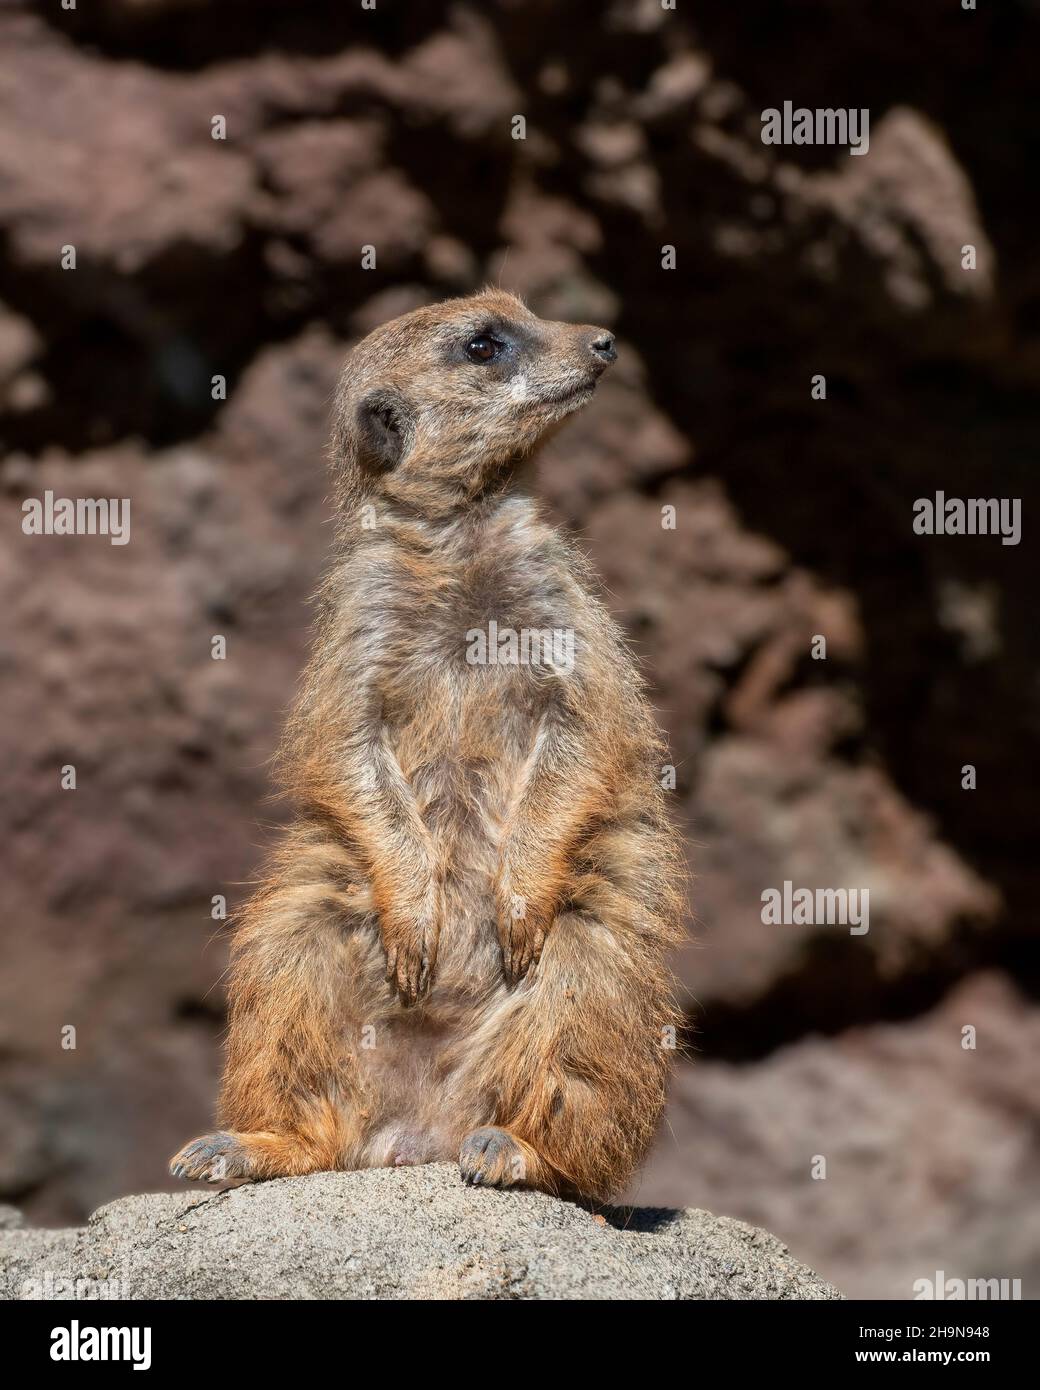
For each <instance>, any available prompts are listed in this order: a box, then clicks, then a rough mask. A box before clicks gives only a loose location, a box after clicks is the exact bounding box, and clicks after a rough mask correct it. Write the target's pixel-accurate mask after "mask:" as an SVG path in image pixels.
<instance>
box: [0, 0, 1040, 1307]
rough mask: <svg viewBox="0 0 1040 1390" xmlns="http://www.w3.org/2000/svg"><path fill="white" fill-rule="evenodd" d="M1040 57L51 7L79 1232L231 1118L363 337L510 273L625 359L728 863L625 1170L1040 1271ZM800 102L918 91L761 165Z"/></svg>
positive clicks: (950, 1254)
mask: <svg viewBox="0 0 1040 1390" xmlns="http://www.w3.org/2000/svg"><path fill="white" fill-rule="evenodd" d="M1038 43H1040V11H1038V7H1037V5H1036V4H1035V3H1026V2H1025V0H1018V3H1015V0H1010V2H1009V3H1007V4H1004V5H1002V6H1000V7H997V6H990V5H980V7H979V10H978V11H977V12H965V11H963V10H962V9H961V7H960V5H959V4H958V3H955V0H919V3H917V4H915V5H913V6H912V7H907V6H905V5H904V4H901V3H896V0H879V3H877V4H875V5H872V6H870V7H865V6H864V7H859V6H855V7H852V6H848V5H847V4H841V3H839V0H800V2H799V0H792V3H787V4H784V5H776V4H775V3H770V0H749V3H746V4H744V5H741V6H739V7H737V9H734V8H733V7H726V6H716V5H707V4H703V5H698V4H693V3H686V0H682V2H681V3H680V4H679V6H678V7H677V9H676V10H674V11H670V10H665V9H663V8H662V6H661V4H660V3H659V2H658V0H627V2H622V0H617V3H610V2H609V0H571V3H569V4H566V5H564V4H560V3H558V0H515V2H514V3H509V2H508V0H485V3H481V4H475V3H474V4H469V5H467V4H460V5H457V6H450V5H441V4H437V5H431V4H423V3H418V2H417V0H408V3H405V0H378V3H377V5H376V8H375V9H374V10H364V9H362V7H361V4H360V0H358V2H357V3H354V0H349V3H348V0H309V3H308V2H305V0H220V3H205V2H204V0H91V2H90V3H86V0H80V3H79V4H78V5H77V6H76V8H75V10H71V11H69V10H65V9H63V8H62V5H61V3H60V0H46V2H45V3H33V4H31V3H28V0H26V3H19V0H3V3H2V4H0V50H2V51H3V53H4V55H5V56H4V62H3V66H2V69H0V434H2V443H3V456H2V466H0V482H2V519H0V520H2V525H0V571H2V580H3V586H4V599H3V615H4V621H3V630H2V648H0V688H2V691H3V711H4V717H3V719H2V721H0V744H2V765H3V769H4V800H3V810H2V836H3V845H4V858H3V864H4V878H3V883H4V898H5V918H4V931H3V968H2V987H0V988H2V1010H0V1058H2V1064H3V1070H4V1082H3V1089H2V1092H0V1199H2V1200H4V1201H8V1202H13V1203H15V1204H17V1205H20V1206H22V1207H24V1208H25V1209H26V1211H27V1212H28V1214H29V1215H30V1217H31V1219H33V1220H35V1221H43V1222H48V1223H55V1224H56V1223H61V1222H73V1221H79V1220H80V1219H81V1218H82V1216H83V1215H84V1213H85V1212H87V1211H88V1210H89V1209H91V1208H92V1207H94V1206H96V1205H97V1204H98V1203H100V1202H103V1201H106V1200H108V1199H109V1198H112V1197H114V1196H116V1195H119V1194H123V1193H128V1192H136V1191H142V1190H154V1189H156V1188H162V1187H164V1186H166V1185H167V1179H166V1177H165V1160H166V1158H167V1156H168V1155H169V1154H170V1153H171V1152H172V1151H173V1150H174V1149H175V1148H176V1147H177V1146H178V1145H179V1144H180V1143H182V1142H183V1141H184V1140H185V1139H186V1138H188V1137H189V1136H190V1135H192V1134H194V1133H196V1132H198V1131H200V1130H202V1129H204V1128H205V1127H207V1125H208V1124H209V1118H210V1114H211V1107H212V1103H213V1098H214V1092H215V1086H216V1081H217V1076H218V1068H219V1052H218V1046H219V1040H220V1034H221V1026H222V1007H223V1000H222V993H221V985H220V978H221V974H222V970H223V966H224V962H225V952H226V943H225V940H224V936H223V933H222V928H221V924H220V922H218V921H214V920H213V918H212V916H211V902H212V899H213V896H214V895H215V894H224V895H226V896H227V899H228V905H229V908H230V909H231V910H233V909H234V907H235V905H236V904H237V903H238V902H240V901H241V899H242V897H243V896H244V895H245V894H246V893H247V892H248V884H249V880H250V878H251V876H252V875H253V874H254V873H255V871H256V869H257V866H258V863H259V859H260V856H261V854H262V852H263V848H264V846H265V845H266V844H269V843H270V841H271V838H272V827H273V826H274V825H275V824H276V823H277V822H278V820H279V819H280V818H281V817H282V816H283V815H284V814H285V810H284V808H283V807H282V806H281V805H280V804H279V803H278V802H277V801H274V800H272V799H271V780H270V758H271V755H272V753H273V751H274V748H275V745H276V741H277V737H278V732H279V729H280V724H281V720H282V717H283V712H284V710H285V707H286V704H287V702H288V701H289V699H290V697H291V695H292V692H293V688H294V684H295V681H296V679H297V677H298V674H299V671H300V668H301V663H302V660H303V657H304V654H305V650H306V642H307V625H308V621H309V609H308V597H309V595H310V594H311V592H312V591H313V589H314V587H315V584H316V582H317V579H318V576H319V574H320V572H321V569H322V565H323V560H324V556H325V554H326V546H327V538H328V535H329V525H328V520H329V503H328V499H327V486H326V479H325V473H324V463H323V450H324V446H325V441H326V433H327V411H328V403H329V395H330V391H331V389H332V386H333V382H334V379H335V376H336V372H337V369H338V366H339V364H340V362H341V361H342V358H343V356H344V353H345V352H346V350H347V348H348V347H349V344H350V343H351V342H352V341H353V340H355V339H356V338H357V337H358V336H359V335H361V334H363V333H364V332H365V331H367V329H368V328H369V327H371V326H373V325H375V324H376V323H378V322H380V321H381V320H383V319H385V318H387V317H391V316H393V315H395V314H397V313H399V312H401V311H403V310H405V309H407V308H409V307H411V306H413V305H416V304H419V303H422V302H425V301H429V300H434V299H438V298H442V297H445V296H448V295H452V294H455V293H459V292H466V291H469V290H471V289H472V288H474V287H476V286H479V285H480V284H482V283H483V282H485V281H487V280H494V281H496V282H498V283H501V284H503V285H505V286H507V287H508V288H511V289H514V290H516V291H519V292H521V293H523V294H524V295H525V296H526V297H527V298H528V300H529V302H530V304H531V306H532V308H534V309H535V310H536V311H537V312H539V313H542V314H545V315H550V316H553V317H563V318H574V319H581V320H592V321H595V322H604V323H609V324H610V325H611V326H612V327H613V328H614V329H615V330H616V331H617V333H618V335H619V338H620V341H621V344H622V356H621V361H620V363H619V365H618V367H617V369H616V370H615V373H613V374H612V377H611V379H610V380H609V381H608V383H607V384H605V386H604V388H603V389H602V390H601V392H600V393H598V395H597V399H596V401H595V403H594V405H593V407H592V408H591V409H590V410H589V411H587V412H586V413H585V415H584V416H583V417H581V418H580V419H579V420H577V421H575V422H574V423H573V424H572V425H570V426H569V427H568V429H567V430H566V431H565V432H564V433H563V434H561V435H560V436H559V438H558V440H557V441H556V442H555V443H554V445H553V448H552V451H551V453H550V454H549V455H548V456H547V457H546V459H545V462H544V465H543V467H542V470H541V483H542V490H543V492H544V495H545V496H546V497H547V498H548V499H549V501H550V503H551V504H552V506H553V508H554V510H555V512H556V514H557V515H558V516H559V518H560V519H561V520H563V521H564V522H566V523H567V524H569V525H571V526H573V527H574V528H576V530H577V531H578V533H579V534H580V535H581V537H582V538H583V539H584V542H585V543H586V544H587V545H588V547H589V548H590V550H591V551H592V553H593V555H594V558H595V560H596V562H597V564H598V566H599V569H600V571H601V573H602V574H603V577H604V580H605V584H606V586H607V590H608V595H609V599H610V602H611V604H612V606H613V608H614V611H615V612H616V614H617V615H618V617H619V618H620V619H621V620H622V621H623V622H624V623H625V624H626V626H627V628H628V630H629V632H630V634H631V636H632V639H633V641H634V643H635V645H636V647H637V649H638V651H639V652H640V654H641V656H642V657H643V659H644V660H645V662H646V665H647V670H648V673H649V675H650V677H651V680H652V682H653V687H654V692H655V701H656V705H657V707H658V709H659V712H660V718H661V721H662V723H663V725H664V726H665V728H666V729H667V731H668V734H669V737H670V741H671V747H672V749H673V754H674V758H675V763H676V767H677V787H676V792H675V800H676V805H677V809H678V811H679V813H680V814H681V815H682V816H683V817H684V819H685V822H686V824H687V825H688V832H689V843H690V858H691V863H692V865H693V867H694V869H695V872H696V874H697V883H696V887H695V890H694V895H693V905H694V919H693V930H694V944H692V945H691V946H690V948H689V949H688V951H687V952H686V953H685V955H684V957H683V959H682V961H681V962H680V964H681V969H682V975H683V981H684V986H685V989H686V992H687V1004H688V1009H689V1018H690V1036H689V1039H688V1044H689V1049H690V1052H691V1053H692V1054H693V1056H694V1057H695V1058H696V1061H695V1064H693V1065H690V1064H689V1063H684V1064H683V1065H682V1067H681V1068H680V1072H679V1075H678V1077H677V1081H676V1085H675V1092H674V1099H673V1102H672V1107H671V1111H670V1114H669V1118H668V1124H667V1125H666V1126H665V1128H664V1130H663V1132H662V1136H661V1139H660V1142H659V1144H658V1147H657V1150H656V1152H655V1154H654V1156H653V1159H652V1161H651V1162H650V1164H649V1165H648V1167H647V1170H646V1172H645V1174H644V1175H643V1177H642V1178H641V1180H640V1182H639V1183H638V1185H637V1187H636V1188H635V1189H634V1190H633V1192H631V1193H630V1194H629V1196H630V1197H633V1198H635V1200H637V1201H639V1202H641V1203H653V1202H661V1203H676V1204H682V1205H697V1206H704V1207H707V1208H710V1209H712V1210H714V1211H717V1212H720V1213H724V1214H728V1215H733V1216H738V1217H742V1218H745V1219H747V1220H749V1221H752V1222H755V1223H757V1224H760V1225H763V1226H765V1227H767V1228H768V1229H770V1230H772V1231H775V1232H776V1233H778V1234H779V1235H780V1236H782V1237H783V1238H784V1239H786V1240H787V1241H788V1242H789V1243H790V1245H791V1247H792V1249H793V1250H794V1252H795V1254H796V1255H797V1256H799V1257H800V1258H802V1259H804V1260H805V1261H806V1262H808V1263H809V1264H811V1265H812V1266H814V1267H815V1268H816V1269H818V1270H819V1271H820V1273H821V1274H823V1275H824V1276H826V1277H827V1278H830V1279H832V1280H833V1281H834V1282H835V1283H837V1284H838V1285H839V1286H840V1287H842V1288H843V1289H844V1290H845V1291H846V1292H848V1293H851V1294H861V1295H869V1296H875V1297H894V1298H905V1297H909V1296H912V1289H913V1281H914V1280H915V1279H918V1278H932V1277H934V1274H935V1271H936V1270H943V1271H944V1272H945V1273H946V1275H947V1276H948V1277H962V1278H968V1277H978V1278H982V1277H1005V1278H1021V1279H1022V1280H1023V1284H1024V1292H1025V1294H1026V1296H1027V1297H1028V1296H1030V1295H1032V1296H1036V1295H1037V1293H1038V1292H1040V1202H1038V1201H1037V1198H1038V1196H1040V1183H1038V1171H1040V1161H1038V1160H1040V1155H1038V1133H1040V1069H1038V1067H1037V1065H1036V1057H1037V1053H1038V1048H1040V1007H1038V1004H1037V998H1038V985H1040V972H1038V968H1037V956H1036V949H1035V947H1036V940H1037V893H1038V890H1040V880H1038V877H1037V873H1036V855H1037V843H1036V833H1035V830H1036V827H1035V816H1034V805H1035V785H1034V784H1035V781H1036V776H1037V722H1038V695H1040V688H1038V666H1037V654H1038V645H1040V634H1038V624H1037V617H1036V612H1037V594H1038V572H1037V571H1038V562H1037V553H1038V552H1037V549H1036V547H1035V545H1034V544H1033V540H1032V526H1033V521H1034V517H1035V516H1036V515H1037V514H1038V512H1037V509H1038V508H1040V484H1038V482H1037V477H1038V471H1037V470H1038V466H1040V412H1038V408H1037V400H1038V397H1037V388H1038V385H1040V261H1038V258H1037V255H1036V230H1035V229H1036V213H1037V209H1036V197H1035V190H1036V170H1037V167H1038V164H1040V126H1038V125H1037V122H1036V120H1035V114H1034V105H1035V90H1036V88H1035V69H1036V59H1035V55H1036V52H1037V45H1038ZM787 99H790V100H793V101H794V102H795V104H796V105H805V106H810V107H816V106H833V107H845V108H847V107H868V108H869V110H870V119H871V125H870V152H869V154H868V155H867V156H866V157H858V158H856V157H850V156H849V155H848V154H847V153H846V152H845V151H843V150H838V149H834V148H813V147H808V146H802V147H766V146H763V144H762V143H761V140H760V134H759V133H760V130H761V120H760V113H761V111H762V110H763V109H764V108H766V107H770V106H780V105H781V104H782V103H783V101H784V100H787ZM518 114H520V115H523V116H524V117H525V120H526V139H525V140H516V139H513V138H512V136H511V131H512V129H513V125H512V118H513V117H514V116H515V115H518ZM218 115H219V116H223V117H225V118H226V125H227V139H226V140H223V141H220V140H214V139H213V138H211V130H212V121H213V118H214V117H215V116H218ZM969 243H970V244H971V245H973V246H975V247H976V250H977V268H976V269H974V270H965V269H962V260H961V254H962V253H961V248H962V247H963V246H964V245H966V244H969ZM66 245H74V246H75V247H76V253H77V265H76V269H75V270H74V271H67V270H63V269H61V265H60V257H61V248H62V247H63V246H66ZM364 245H371V246H374V247H375V248H376V250H377V268H375V269H372V270H363V269H362V268H361V260H362V250H361V248H362V246H364ZM665 245H672V246H674V247H675V248H676V269H674V270H670V271H665V270H662V268H661V248H662V246H665ZM817 373H822V374H823V375H825V377H826V381H827V398H826V400H823V401H820V400H813V399H811V395H810V386H811V378H812V377H813V375H814V374H817ZM215 375H222V376H225V377H226V380H227V399H226V400H225V401H219V400H217V401H215V400H213V399H212V394H211V379H212V378H213V376H215ZM47 488H51V489H53V490H54V492H55V494H56V495H58V496H93V497H102V496H105V497H108V496H112V497H123V496H128V497H130V498H131V499H132V527H133V529H132V540H131V543H130V544H129V545H127V546H122V547H120V546H111V545H110V544H109V543H108V541H107V540H105V539H104V538H102V537H78V538H70V539H62V538H57V537H52V538H49V539H41V538H27V537H25V536H23V534H22V532H21V528H20V522H21V517H22V514H21V510H20V507H21V502H22V500H23V498H24V497H26V496H37V497H38V496H42V493H43V491H44V489H47ZM936 490H942V491H944V492H945V493H946V494H947V495H949V496H960V497H976V496H981V497H990V496H1001V497H1019V498H1022V499H1023V500H1022V508H1023V533H1024V539H1023V542H1022V544H1020V545H1018V546H1015V547H1012V546H1003V545H1001V544H1000V541H999V539H998V538H995V537H945V538H942V537H928V536H916V535H914V533H913V531H912V509H913V503H914V501H915V500H916V499H917V498H918V497H922V496H924V497H930V496H932V495H934V493H935V492H936ZM668 504H671V505H674V507H675V508H676V518H677V520H676V529H675V530H665V529H662V526H661V508H662V507H663V506H666V505H668ZM217 633H220V634H223V635H225V636H226V638H227V653H228V654H227V660H225V661H214V660H212V659H211V656H210V643H211V638H212V636H213V635H214V634H217ZM817 634H822V635H825V636H826V637H827V642H828V646H827V659H826V660H825V661H816V660H813V659H812V658H811V655H810V646H811V640H812V638H813V637H814V636H815V635H817ZM66 763H74V764H75V765H76V767H77V770H78V787H77V789H76V790H75V791H74V792H68V791H62V790H61V789H60V787H59V769H60V767H61V766H62V765H63V764H66ZM966 764H972V765H974V766H975V767H976V769H977V778H978V786H977V789H976V790H973V791H972V790H965V789H963V787H962V767H963V766H964V765H966ZM785 879H787V880H791V881H793V882H794V883H795V885H796V886H803V885H804V886H812V887H817V886H830V887H841V886H857V887H867V888H869V890H870V895H871V897H870V907H871V917H870V930H869V933H868V934H867V935H865V936H851V935H849V934H848V932H847V931H845V930H842V929H841V928H840V927H830V928H826V927H824V928H811V927H795V926H787V927H784V926H764V925H763V924H762V921H761V917H760V911H761V902H760V896H761V893H762V890H763V889H764V888H767V887H779V886H781V885H782V884H783V882H784V880H785ZM66 1025H73V1026H74V1027H75V1029H76V1030H77V1031H76V1043H77V1045H76V1048H75V1049H74V1050H66V1049H65V1048H63V1047H62V1029H63V1028H64V1027H65V1026H66ZM968 1026H971V1027H973V1028H974V1029H976V1030H977V1034H976V1036H977V1047H976V1049H975V1050H965V1049H964V1048H963V1047H962V1030H963V1029H964V1028H965V1027H968ZM817 1156H822V1157H823V1158H825V1159H826V1178H825V1179H822V1180H821V1179H814V1178H813V1177H812V1176H811V1174H812V1169H813V1163H814V1160H815V1159H816V1157H817Z"/></svg>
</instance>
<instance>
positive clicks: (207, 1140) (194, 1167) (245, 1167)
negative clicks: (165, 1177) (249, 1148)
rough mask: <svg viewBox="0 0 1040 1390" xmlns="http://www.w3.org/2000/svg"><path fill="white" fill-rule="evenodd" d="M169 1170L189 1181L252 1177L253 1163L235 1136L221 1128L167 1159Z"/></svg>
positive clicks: (194, 1141) (223, 1180) (216, 1180)
mask: <svg viewBox="0 0 1040 1390" xmlns="http://www.w3.org/2000/svg"><path fill="white" fill-rule="evenodd" d="M170 1173H171V1174H172V1176H173V1177H175V1178H184V1179H186V1180H187V1181H189V1182H190V1181H194V1182H229V1181H233V1180H234V1179H235V1178H248V1177H251V1176H252V1164H251V1163H250V1160H249V1155H248V1153H247V1152H246V1149H245V1146H244V1145H243V1144H241V1143H239V1140H238V1138H237V1137H236V1136H235V1135H234V1134H228V1133H226V1132H224V1131H220V1132H219V1133H217V1134H206V1135H203V1137H202V1138H201V1139H193V1140H192V1142H191V1143H190V1144H185V1146H184V1148H183V1149H181V1150H180V1152H179V1153H176V1154H174V1156H173V1158H171V1159H170Z"/></svg>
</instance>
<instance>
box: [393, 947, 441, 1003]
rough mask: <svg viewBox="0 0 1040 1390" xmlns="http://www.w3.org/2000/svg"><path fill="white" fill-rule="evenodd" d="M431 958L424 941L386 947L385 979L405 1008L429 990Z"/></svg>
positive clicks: (432, 963)
mask: <svg viewBox="0 0 1040 1390" xmlns="http://www.w3.org/2000/svg"><path fill="white" fill-rule="evenodd" d="M433 965H434V962H433V959H432V957H431V954H430V951H429V948H428V946H427V945H426V943H425V942H421V941H420V942H416V943H414V944H413V943H401V944H398V945H394V946H387V948H386V981H387V984H389V986H390V988H391V989H392V990H393V991H394V992H395V993H396V994H397V996H398V997H399V998H400V1000H401V1003H402V1004H404V1005H405V1007H406V1008H410V1007H411V1006H412V1005H413V1004H417V1003H418V1002H419V1000H420V999H422V998H423V997H424V996H425V995H427V994H428V993H429V992H430V984H431V982H432V980H433Z"/></svg>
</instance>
